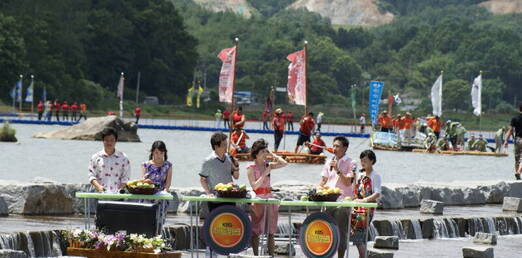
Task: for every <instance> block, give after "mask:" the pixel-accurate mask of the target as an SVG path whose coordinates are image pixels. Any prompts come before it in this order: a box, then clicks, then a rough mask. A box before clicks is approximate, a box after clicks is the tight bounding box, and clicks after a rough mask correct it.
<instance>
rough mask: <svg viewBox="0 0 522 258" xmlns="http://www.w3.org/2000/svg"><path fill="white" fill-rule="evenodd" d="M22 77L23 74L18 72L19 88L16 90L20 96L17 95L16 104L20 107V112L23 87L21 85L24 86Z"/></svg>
mask: <svg viewBox="0 0 522 258" xmlns="http://www.w3.org/2000/svg"><path fill="white" fill-rule="evenodd" d="M23 78H24V76H23V75H21V74H20V89H19V90H18V92H19V93H20V96H17V97H18V99H19V100H20V101H19V102H18V106H19V108H20V113H22V101H23V100H22V92H23V90H24V88H23V86H24V81H23Z"/></svg>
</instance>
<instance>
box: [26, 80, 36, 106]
mask: <svg viewBox="0 0 522 258" xmlns="http://www.w3.org/2000/svg"><path fill="white" fill-rule="evenodd" d="M33 91H34V80H33V79H31V84H30V85H29V87H27V93H26V95H25V102H33Z"/></svg>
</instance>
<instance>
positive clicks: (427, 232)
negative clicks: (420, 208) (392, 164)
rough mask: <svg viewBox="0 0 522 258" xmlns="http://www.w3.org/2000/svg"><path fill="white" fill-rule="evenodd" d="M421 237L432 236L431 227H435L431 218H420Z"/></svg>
mask: <svg viewBox="0 0 522 258" xmlns="http://www.w3.org/2000/svg"><path fill="white" fill-rule="evenodd" d="M420 224H421V228H422V238H427V239H431V238H433V228H434V227H435V225H434V223H433V219H421V220H420Z"/></svg>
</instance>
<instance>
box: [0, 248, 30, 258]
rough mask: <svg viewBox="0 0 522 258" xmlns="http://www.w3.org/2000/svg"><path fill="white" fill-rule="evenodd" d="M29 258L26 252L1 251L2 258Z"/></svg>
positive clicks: (0, 257) (0, 256)
mask: <svg viewBox="0 0 522 258" xmlns="http://www.w3.org/2000/svg"><path fill="white" fill-rule="evenodd" d="M26 257H28V256H27V254H26V253H25V252H24V251H19V250H11V249H0V258H26Z"/></svg>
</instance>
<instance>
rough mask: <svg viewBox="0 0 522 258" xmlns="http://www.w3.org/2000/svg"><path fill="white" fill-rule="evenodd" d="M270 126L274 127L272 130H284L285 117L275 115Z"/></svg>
mask: <svg viewBox="0 0 522 258" xmlns="http://www.w3.org/2000/svg"><path fill="white" fill-rule="evenodd" d="M272 127H274V130H277V131H284V130H285V118H284V117H283V115H279V116H277V115H276V116H275V117H274V119H272Z"/></svg>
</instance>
